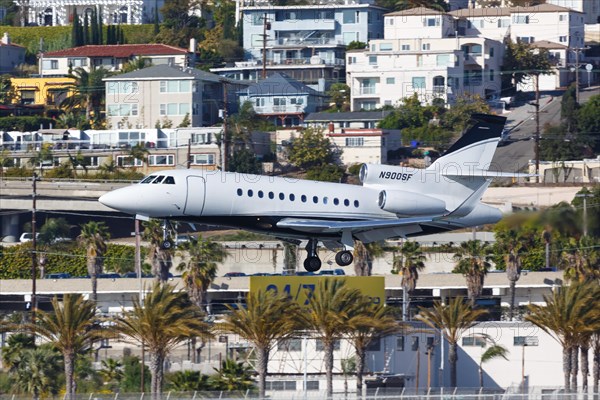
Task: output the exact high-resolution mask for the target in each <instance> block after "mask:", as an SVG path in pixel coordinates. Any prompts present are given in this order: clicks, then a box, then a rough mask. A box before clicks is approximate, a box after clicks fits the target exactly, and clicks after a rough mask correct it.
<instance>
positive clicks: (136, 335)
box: [115, 283, 210, 400]
mask: <svg viewBox="0 0 600 400" xmlns="http://www.w3.org/2000/svg"><path fill="white" fill-rule="evenodd" d="M115 330H116V331H117V332H119V333H120V334H122V335H124V336H125V338H126V340H128V341H131V342H134V343H137V344H139V345H143V346H145V347H147V349H148V353H149V354H150V373H151V375H152V382H151V386H150V391H151V393H152V399H153V400H157V399H159V398H160V397H161V395H162V386H163V367H164V362H165V359H166V357H167V355H168V354H169V352H170V351H171V350H172V349H173V348H174V347H176V346H178V345H179V344H181V343H183V342H185V341H186V340H189V339H190V338H191V337H194V336H201V337H205V338H207V337H209V336H210V333H209V327H208V325H207V324H206V323H204V322H203V321H202V313H201V311H200V309H199V308H198V307H196V306H195V305H194V304H192V303H191V302H190V300H189V298H188V296H187V294H186V293H185V292H177V291H175V287H174V286H172V285H169V284H164V285H161V284H159V283H156V284H155V285H154V287H153V288H152V290H151V291H150V292H149V293H148V294H147V295H146V298H145V299H144V303H143V305H142V303H141V302H140V299H134V300H133V309H132V310H131V311H127V312H125V313H124V314H123V315H122V316H121V317H118V318H117V319H116V320H115Z"/></svg>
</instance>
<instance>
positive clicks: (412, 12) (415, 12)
mask: <svg viewBox="0 0 600 400" xmlns="http://www.w3.org/2000/svg"><path fill="white" fill-rule="evenodd" d="M446 14H447V13H446V12H445V11H441V10H434V9H433V8H427V7H415V8H410V9H408V10H402V11H394V12H391V13H388V14H385V15H386V16H388V17H391V16H403V17H410V16H419V15H446Z"/></svg>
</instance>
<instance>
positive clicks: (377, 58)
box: [346, 7, 504, 111]
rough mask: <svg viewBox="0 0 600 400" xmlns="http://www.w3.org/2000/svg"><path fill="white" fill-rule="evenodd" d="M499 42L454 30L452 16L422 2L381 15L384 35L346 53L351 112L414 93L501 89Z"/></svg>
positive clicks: (422, 96)
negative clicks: (414, 6)
mask: <svg viewBox="0 0 600 400" xmlns="http://www.w3.org/2000/svg"><path fill="white" fill-rule="evenodd" d="M503 49H504V46H503V44H502V42H500V41H498V40H493V39H487V38H484V37H476V36H472V37H465V36H460V35H458V36H457V35H456V24H455V20H454V18H453V17H452V16H451V15H450V14H447V13H444V12H441V11H438V10H431V9H427V8H424V7H418V8H413V9H410V10H405V11H399V12H394V13H390V14H386V16H385V38H384V39H375V40H371V41H370V42H369V46H368V49H366V50H361V51H358V50H357V51H350V52H348V54H347V70H346V83H347V84H348V85H349V86H350V87H351V109H352V111H359V110H365V111H366V110H373V109H376V108H380V107H383V106H386V105H389V106H394V105H397V104H398V103H399V102H400V101H401V100H402V99H404V98H406V97H410V96H412V95H413V93H417V94H418V96H419V100H421V102H423V103H428V104H431V103H432V102H433V101H434V100H436V99H439V101H442V102H443V103H446V104H452V103H453V102H454V101H455V99H456V97H457V96H462V95H465V94H473V95H479V96H481V97H484V98H489V97H493V96H496V95H498V94H499V93H500V89H501V84H500V66H501V64H502V56H503Z"/></svg>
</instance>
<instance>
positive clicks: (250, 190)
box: [248, 189, 254, 197]
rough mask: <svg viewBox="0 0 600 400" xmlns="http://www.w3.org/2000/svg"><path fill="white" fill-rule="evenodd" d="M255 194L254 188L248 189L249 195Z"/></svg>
mask: <svg viewBox="0 0 600 400" xmlns="http://www.w3.org/2000/svg"><path fill="white" fill-rule="evenodd" d="M253 195H254V192H253V191H252V189H248V197H252V196H253Z"/></svg>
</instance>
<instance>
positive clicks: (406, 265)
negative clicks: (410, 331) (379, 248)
mask: <svg viewBox="0 0 600 400" xmlns="http://www.w3.org/2000/svg"><path fill="white" fill-rule="evenodd" d="M425 259H426V257H425V256H424V255H423V252H422V251H421V246H420V245H419V242H412V241H408V240H407V241H405V242H404V243H403V244H402V247H401V248H400V256H396V255H394V260H393V267H392V273H394V274H400V275H402V282H401V283H400V284H401V286H402V293H403V294H405V295H404V297H403V298H404V301H405V302H406V304H405V305H404V309H405V310H406V312H407V314H406V315H403V319H404V320H405V321H406V320H408V310H409V309H410V308H409V305H410V296H411V295H412V293H413V292H414V291H415V288H416V287H417V281H418V280H419V271H422V270H423V269H425Z"/></svg>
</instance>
